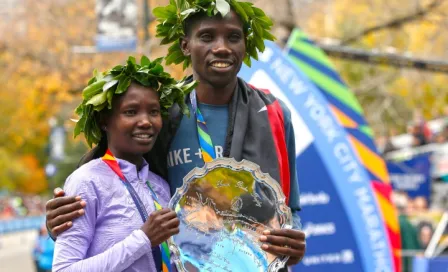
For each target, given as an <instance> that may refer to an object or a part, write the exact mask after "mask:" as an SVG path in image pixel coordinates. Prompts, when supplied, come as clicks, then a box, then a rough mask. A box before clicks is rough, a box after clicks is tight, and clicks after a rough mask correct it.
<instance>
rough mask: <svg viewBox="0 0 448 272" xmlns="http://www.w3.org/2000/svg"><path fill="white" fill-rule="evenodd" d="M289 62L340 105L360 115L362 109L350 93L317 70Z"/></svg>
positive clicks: (297, 61) (293, 59) (298, 62)
mask: <svg viewBox="0 0 448 272" xmlns="http://www.w3.org/2000/svg"><path fill="white" fill-rule="evenodd" d="M290 58H291V60H292V61H293V62H294V63H296V64H297V65H299V66H300V69H302V71H303V72H304V73H305V74H306V75H307V76H308V77H309V78H310V79H311V80H312V81H313V82H314V84H316V85H318V86H319V87H320V88H322V89H323V90H325V91H326V92H328V93H329V94H331V95H332V96H334V97H335V98H337V99H339V100H340V101H341V102H342V103H344V104H346V105H347V106H348V107H350V108H351V109H353V110H354V111H356V112H357V113H358V114H362V113H363V111H362V108H361V106H360V105H359V103H358V101H357V100H356V97H355V96H354V95H353V93H352V92H350V91H349V90H348V89H347V88H346V87H345V86H343V85H341V84H339V83H338V82H335V81H334V80H332V79H330V78H328V77H327V76H325V75H324V74H322V73H321V72H319V71H318V70H316V69H314V68H313V67H310V66H309V65H308V64H306V63H304V62H302V61H300V60H299V59H296V58H294V57H290Z"/></svg>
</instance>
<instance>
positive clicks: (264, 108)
mask: <svg viewBox="0 0 448 272" xmlns="http://www.w3.org/2000/svg"><path fill="white" fill-rule="evenodd" d="M266 110H268V108H267V107H266V106H264V107H263V108H261V109H260V110H259V111H258V112H262V111H266Z"/></svg>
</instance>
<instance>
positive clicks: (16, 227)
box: [0, 216, 45, 234]
mask: <svg viewBox="0 0 448 272" xmlns="http://www.w3.org/2000/svg"><path fill="white" fill-rule="evenodd" d="M44 223H45V216H29V217H22V218H14V219H8V220H0V234H6V233H10V232H19V231H24V230H32V229H40V228H41V227H42V225H43V224H44Z"/></svg>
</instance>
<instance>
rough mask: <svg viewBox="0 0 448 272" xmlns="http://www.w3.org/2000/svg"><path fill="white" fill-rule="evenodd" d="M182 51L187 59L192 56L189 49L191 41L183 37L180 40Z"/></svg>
mask: <svg viewBox="0 0 448 272" xmlns="http://www.w3.org/2000/svg"><path fill="white" fill-rule="evenodd" d="M179 42H180V49H181V50H182V53H184V56H185V57H189V56H190V54H191V53H190V48H189V47H188V44H189V42H190V39H189V38H188V37H186V36H184V37H181V38H180V40H179Z"/></svg>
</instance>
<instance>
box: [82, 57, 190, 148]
mask: <svg viewBox="0 0 448 272" xmlns="http://www.w3.org/2000/svg"><path fill="white" fill-rule="evenodd" d="M162 60H163V58H159V59H156V60H154V61H152V62H151V61H150V60H149V59H148V58H147V57H146V56H143V57H142V58H141V61H140V64H138V63H136V60H135V58H134V57H129V59H128V60H127V63H126V65H118V66H115V67H114V68H112V69H110V70H108V71H106V72H103V73H99V72H98V71H97V70H95V71H94V72H93V77H92V78H91V79H90V80H89V82H88V85H87V87H85V88H84V90H83V91H82V98H83V100H82V102H81V104H80V105H79V106H78V107H77V108H76V110H75V113H76V114H77V115H78V116H79V118H80V119H79V121H77V123H76V126H75V131H74V137H76V136H78V135H79V134H80V133H81V132H83V133H84V135H85V138H86V141H87V144H88V145H89V146H90V147H92V144H98V143H99V141H100V140H101V129H100V127H99V124H98V123H97V122H98V120H97V118H95V112H100V111H102V110H103V109H106V107H107V109H111V108H112V98H113V96H114V95H115V94H122V93H124V92H126V91H127V89H128V87H129V85H130V84H131V82H132V81H134V82H136V83H138V84H140V85H143V86H145V87H150V88H152V89H154V90H156V91H157V92H158V93H159V98H160V107H161V114H162V116H163V117H166V116H167V115H168V110H169V109H170V108H171V107H172V106H173V104H178V105H179V106H180V108H181V110H182V112H183V113H184V114H186V115H188V114H189V111H188V107H187V106H186V104H185V95H187V94H188V93H189V92H191V91H192V90H193V89H194V88H195V87H196V85H197V82H196V81H192V82H191V83H188V84H186V83H185V79H183V80H181V81H176V80H175V79H173V78H172V77H171V75H170V74H168V73H167V72H164V70H163V67H162V65H161V62H162Z"/></svg>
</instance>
